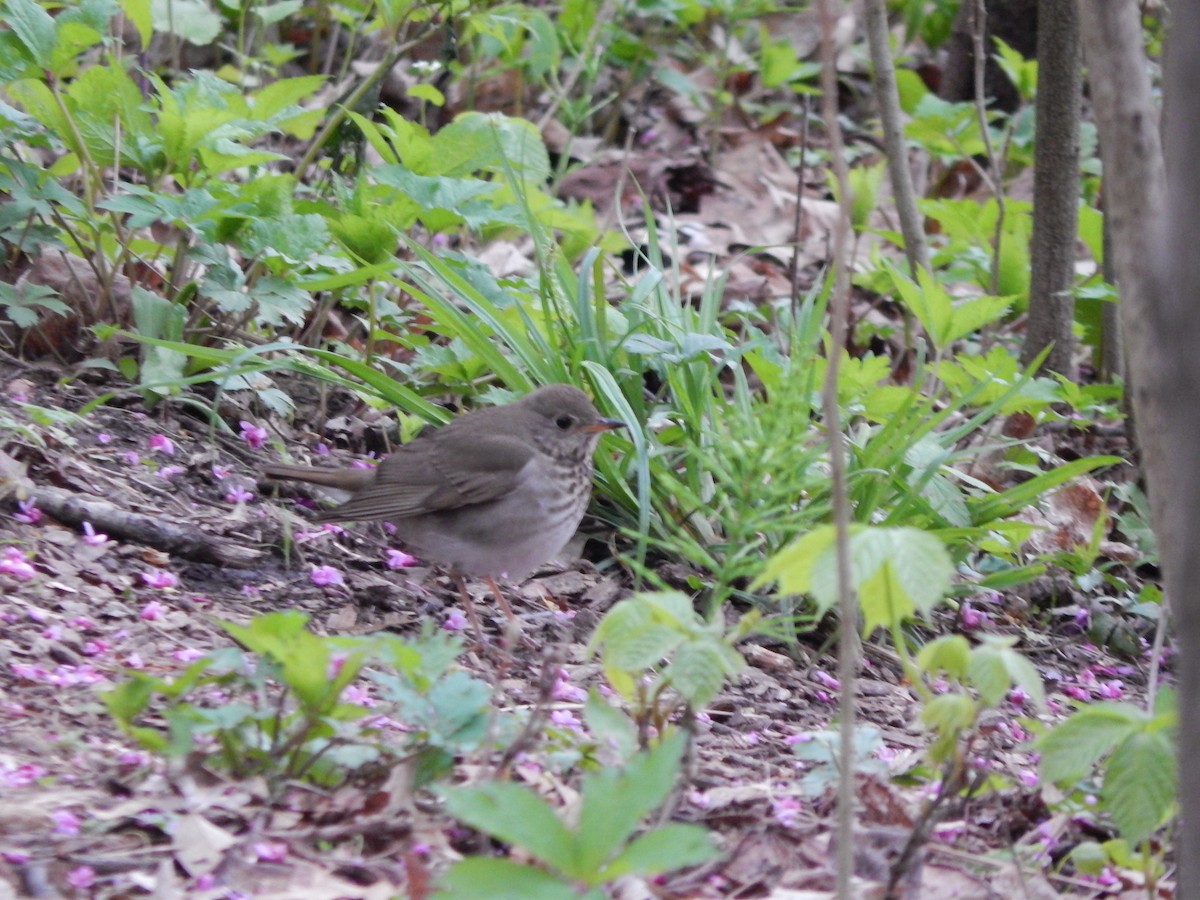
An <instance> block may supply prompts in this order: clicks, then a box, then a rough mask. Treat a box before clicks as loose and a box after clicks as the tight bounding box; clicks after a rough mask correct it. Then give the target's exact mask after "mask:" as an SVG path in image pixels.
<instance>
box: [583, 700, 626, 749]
mask: <svg viewBox="0 0 1200 900" xmlns="http://www.w3.org/2000/svg"><path fill="white" fill-rule="evenodd" d="M583 719H584V721H585V722H586V723H587V727H588V731H589V732H591V734H592V736H593V737H595V739H596V743H597V744H599V745H600V746H601V747H602V748H607V749H610V750H611V751H612V752H613V753H615V755H616V757H617V759H619V760H620V761H621V762H625V761H626V760H628V759H629V758H630V757H632V756H633V754H634V752H635V751H636V750H637V728H635V727H634V724H633V722H632V721H631V720H630V719H629V716H627V715H625V713H624V712H622V711H621V710H619V709H617V708H616V707H615V706H613V705H611V704H610V703H609V702H608V701H606V700H605V699H604V698H603V697H601V696H600V692H599V691H597V690H596V689H595V688H591V689H590V690H589V691H588V698H587V705H586V706H584V710H583Z"/></svg>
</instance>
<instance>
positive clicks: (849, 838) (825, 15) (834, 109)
mask: <svg viewBox="0 0 1200 900" xmlns="http://www.w3.org/2000/svg"><path fill="white" fill-rule="evenodd" d="M818 7H819V9H820V14H821V92H822V98H821V101H822V102H821V111H822V114H823V115H824V118H825V130H826V132H827V138H828V140H829V157H830V161H831V163H832V166H833V173H834V177H835V178H836V179H837V185H838V206H839V215H838V221H837V225H836V226H835V227H834V229H833V292H832V296H831V297H830V304H829V305H830V322H829V334H830V340H829V352H828V356H827V359H826V368H825V383H824V384H823V385H822V386H821V405H822V414H823V417H824V419H825V433H826V435H827V437H828V440H829V475H830V482H831V484H830V495H831V498H832V503H833V520H834V527H835V528H836V530H837V544H836V551H837V584H838V598H839V599H838V609H839V611H840V619H841V621H840V625H839V628H838V678H839V680H840V681H841V692H840V695H839V697H838V716H839V718H840V727H839V737H840V741H839V748H838V755H839V765H840V768H841V777H840V778H839V780H838V793H837V896H838V897H849V896H850V895H851V892H850V882H851V880H852V878H853V876H854V802H855V785H856V783H855V778H854V717H855V697H854V682H855V677H856V670H857V665H858V652H859V645H858V631H857V628H858V625H857V623H858V605H857V603H856V600H855V596H854V586H853V584H852V582H851V573H850V504H849V499H848V497H847V494H846V448H845V437H844V435H843V434H842V429H841V422H840V419H839V416H838V397H837V384H838V371H839V369H840V368H841V366H840V363H841V357H842V349H843V348H844V347H845V345H846V333H847V331H848V319H849V301H850V296H849V294H850V284H849V278H848V276H847V273H846V245H847V238H848V235H849V229H850V210H851V208H852V206H851V204H852V202H853V198H851V196H850V178H849V174H848V173H847V170H846V157H845V148H844V145H843V142H842V132H841V128H840V126H839V125H838V93H837V71H836V66H837V60H836V51H835V48H834V42H833V27H834V13H833V6H832V3H831V0H821V2H820V3H819V4H818Z"/></svg>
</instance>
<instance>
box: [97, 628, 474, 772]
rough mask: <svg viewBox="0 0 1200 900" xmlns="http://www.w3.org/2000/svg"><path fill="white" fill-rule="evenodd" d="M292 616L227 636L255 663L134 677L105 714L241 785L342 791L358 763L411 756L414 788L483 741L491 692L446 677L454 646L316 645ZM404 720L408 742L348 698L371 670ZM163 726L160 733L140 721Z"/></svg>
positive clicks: (226, 654)
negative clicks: (308, 784)
mask: <svg viewBox="0 0 1200 900" xmlns="http://www.w3.org/2000/svg"><path fill="white" fill-rule="evenodd" d="M306 622H307V617H306V616H304V615H303V614H301V613H297V612H286V613H269V614H267V615H264V616H259V617H257V618H255V619H253V620H252V621H251V622H250V624H248V625H245V626H241V625H233V624H230V623H225V624H224V626H223V627H224V628H225V630H226V631H228V632H229V634H230V635H231V636H232V637H233V638H234V639H235V640H237V641H238V643H240V644H241V645H242V646H243V647H244V648H245V650H246V651H247V652H248V653H249V654H250V655H249V656H248V655H247V654H245V653H243V652H241V651H238V650H236V649H233V648H230V649H227V650H218V651H214V652H213V653H211V654H209V655H208V656H206V657H204V658H203V659H200V660H198V661H196V662H195V663H193V664H192V665H191V666H189V667H188V668H187V669H186V670H185V671H184V672H183V673H181V674H180V675H178V676H176V677H174V678H159V677H156V676H152V675H148V674H146V673H144V672H134V673H132V674H131V676H130V678H129V679H128V680H127V681H124V682H122V683H121V684H119V685H117V687H115V688H113V689H112V690H110V691H108V692H106V693H105V694H104V695H103V699H104V703H105V705H106V707H107V708H108V711H109V713H110V714H111V715H112V716H113V718H114V719H116V721H117V723H118V724H119V725H120V726H121V728H122V729H123V730H124V731H126V732H127V733H128V734H130V735H131V736H133V737H134V738H136V739H137V740H138V742H139V743H141V744H142V746H144V747H145V748H146V749H148V750H152V751H154V752H156V753H161V754H163V755H164V756H167V757H171V758H179V757H182V756H185V755H187V754H189V753H191V752H193V751H199V752H201V753H203V754H204V755H205V757H206V759H207V761H208V763H209V764H210V765H213V766H215V767H217V768H219V769H222V770H223V771H225V772H227V773H229V774H230V775H231V776H233V777H235V778H248V777H251V776H262V777H264V778H266V779H267V780H268V783H269V784H271V785H273V786H274V787H275V788H276V789H278V788H280V787H281V786H282V785H283V784H285V783H286V782H287V781H288V780H290V779H297V778H303V779H307V780H310V781H313V782H315V783H317V784H321V785H337V784H340V783H342V782H343V781H345V780H346V779H347V778H349V777H350V776H351V775H352V774H353V773H354V772H355V771H356V770H358V769H359V768H361V767H362V766H364V765H366V764H368V763H373V762H377V761H392V762H395V761H397V760H399V759H400V758H402V757H410V758H412V759H413V761H414V762H415V764H416V765H415V767H414V771H415V772H416V773H417V774H416V779H417V781H418V783H423V782H425V781H428V780H431V779H432V778H434V777H437V776H440V775H441V774H442V773H444V771H445V770H446V769H447V768H448V766H449V762H450V760H451V759H452V758H453V755H454V754H455V753H458V752H463V751H466V750H471V749H474V748H475V747H477V746H479V745H480V743H481V742H482V741H484V740H485V739H486V737H487V732H488V723H489V721H490V715H489V713H490V698H491V691H490V690H489V688H488V687H487V686H486V685H484V684H483V683H482V682H479V681H476V680H474V679H472V678H470V677H468V676H467V675H465V674H464V673H461V672H453V671H450V666H451V664H452V662H453V659H454V656H455V654H456V653H457V652H458V650H459V644H458V642H457V641H456V640H454V639H451V638H447V637H444V636H429V635H426V636H424V637H423V638H421V639H419V640H416V641H403V640H401V639H400V638H397V637H394V636H391V635H377V636H372V637H364V638H319V637H316V636H315V635H313V634H311V633H310V632H309V631H308V630H307V629H306V628H305V624H306ZM380 664H383V665H386V666H389V667H390V668H391V671H375V670H372V671H370V672H369V674H370V677H372V678H373V680H375V681H376V682H377V683H378V684H379V685H380V686H381V688H382V689H383V694H384V696H385V698H386V699H387V700H388V701H390V703H391V704H392V708H391V710H387V711H390V712H392V713H393V714H394V715H395V716H396V717H397V718H399V719H401V720H402V721H404V722H405V723H406V724H407V725H409V726H410V730H409V731H407V732H406V734H405V739H404V741H403V742H400V743H397V741H396V738H395V736H394V735H388V736H385V735H384V734H382V733H380V732H379V731H377V730H376V727H375V726H373V725H371V724H369V723H368V722H365V721H364V720H365V719H366V718H367V717H368V716H369V715H370V716H374V715H379V714H382V713H384V712H385V709H384V708H382V707H379V708H376V709H374V710H368V709H367V708H366V707H365V706H361V705H358V704H356V703H352V702H349V701H347V700H346V699H345V697H344V693H345V690H346V688H347V687H348V686H349V685H350V684H351V683H352V682H353V681H355V679H357V678H358V677H359V676H360V675H361V674H363V673H364V669H365V668H366V667H367V666H369V665H380ZM151 715H154V716H158V717H161V718H162V720H163V721H164V722H165V724H166V728H165V732H164V731H163V730H162V729H160V728H158V727H152V726H149V725H144V724H140V723H141V722H143V721H145V719H146V718H147V717H149V716H151Z"/></svg>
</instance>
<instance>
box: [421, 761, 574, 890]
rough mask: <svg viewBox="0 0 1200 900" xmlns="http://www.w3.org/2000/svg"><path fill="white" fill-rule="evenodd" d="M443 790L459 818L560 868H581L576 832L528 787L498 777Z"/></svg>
mask: <svg viewBox="0 0 1200 900" xmlns="http://www.w3.org/2000/svg"><path fill="white" fill-rule="evenodd" d="M443 794H444V796H445V798H446V808H447V809H448V810H449V812H450V814H451V815H452V816H454V817H455V818H456V819H458V820H460V821H462V822H465V823H466V824H468V825H470V826H471V827H472V828H477V829H479V830H480V831H484V832H486V833H488V834H490V835H492V836H493V837H495V838H498V839H499V840H502V841H504V842H505V843H508V844H514V845H516V846H518V847H521V848H523V849H525V850H527V851H529V852H530V853H532V854H533V855H534V856H536V857H537V858H538V859H539V860H541V861H542V862H544V863H546V864H548V865H550V866H553V867H554V868H556V869H558V870H559V871H560V872H563V873H567V874H571V873H573V872H575V871H577V870H578V868H579V866H578V863H577V858H578V853H577V849H576V841H575V836H574V835H572V834H571V832H569V831H568V830H567V827H566V826H565V825H563V823H562V822H561V821H559V818H558V816H556V815H555V814H554V811H553V810H552V809H551V808H550V806H549V804H547V803H546V801H545V800H543V799H542V798H541V797H539V796H538V795H537V794H535V793H534V792H533V791H531V790H530V789H529V788H526V787H522V786H520V785H516V784H511V783H508V782H498V781H497V782H490V783H487V784H479V785H474V786H472V787H451V788H446V789H445V790H444V791H443Z"/></svg>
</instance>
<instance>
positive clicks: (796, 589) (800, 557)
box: [753, 525, 837, 594]
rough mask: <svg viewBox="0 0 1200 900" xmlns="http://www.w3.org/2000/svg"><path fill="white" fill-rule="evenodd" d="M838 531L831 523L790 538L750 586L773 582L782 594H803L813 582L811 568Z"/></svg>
mask: <svg viewBox="0 0 1200 900" xmlns="http://www.w3.org/2000/svg"><path fill="white" fill-rule="evenodd" d="M836 538H837V531H836V530H835V529H834V527H833V526H832V525H822V526H820V527H819V528H814V529H813V530H812V531H810V532H809V533H808V534H806V535H804V536H803V537H801V538H800V539H799V540H795V541H792V542H791V543H790V544H788V545H787V546H786V547H784V548H783V549H782V550H780V551H779V552H778V553H776V554H775V555H774V556H772V557H771V558H770V559H769V560H767V565H766V566H765V567H764V568H763V573H762V575H760V576H759V577H758V578H757V579H755V581H754V585H753V587H762V586H763V585H765V584H769V583H770V582H772V581H774V582H777V583H778V585H779V592H780V593H781V594H806V593H808V591H809V590H810V588H811V585H812V576H813V567H814V566H815V565H816V563H817V560H818V559H820V558H821V557H822V556H823V555H824V554H825V553H826V552H827V551H829V550H830V548H832V546H833V542H834V540H835V539H836Z"/></svg>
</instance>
